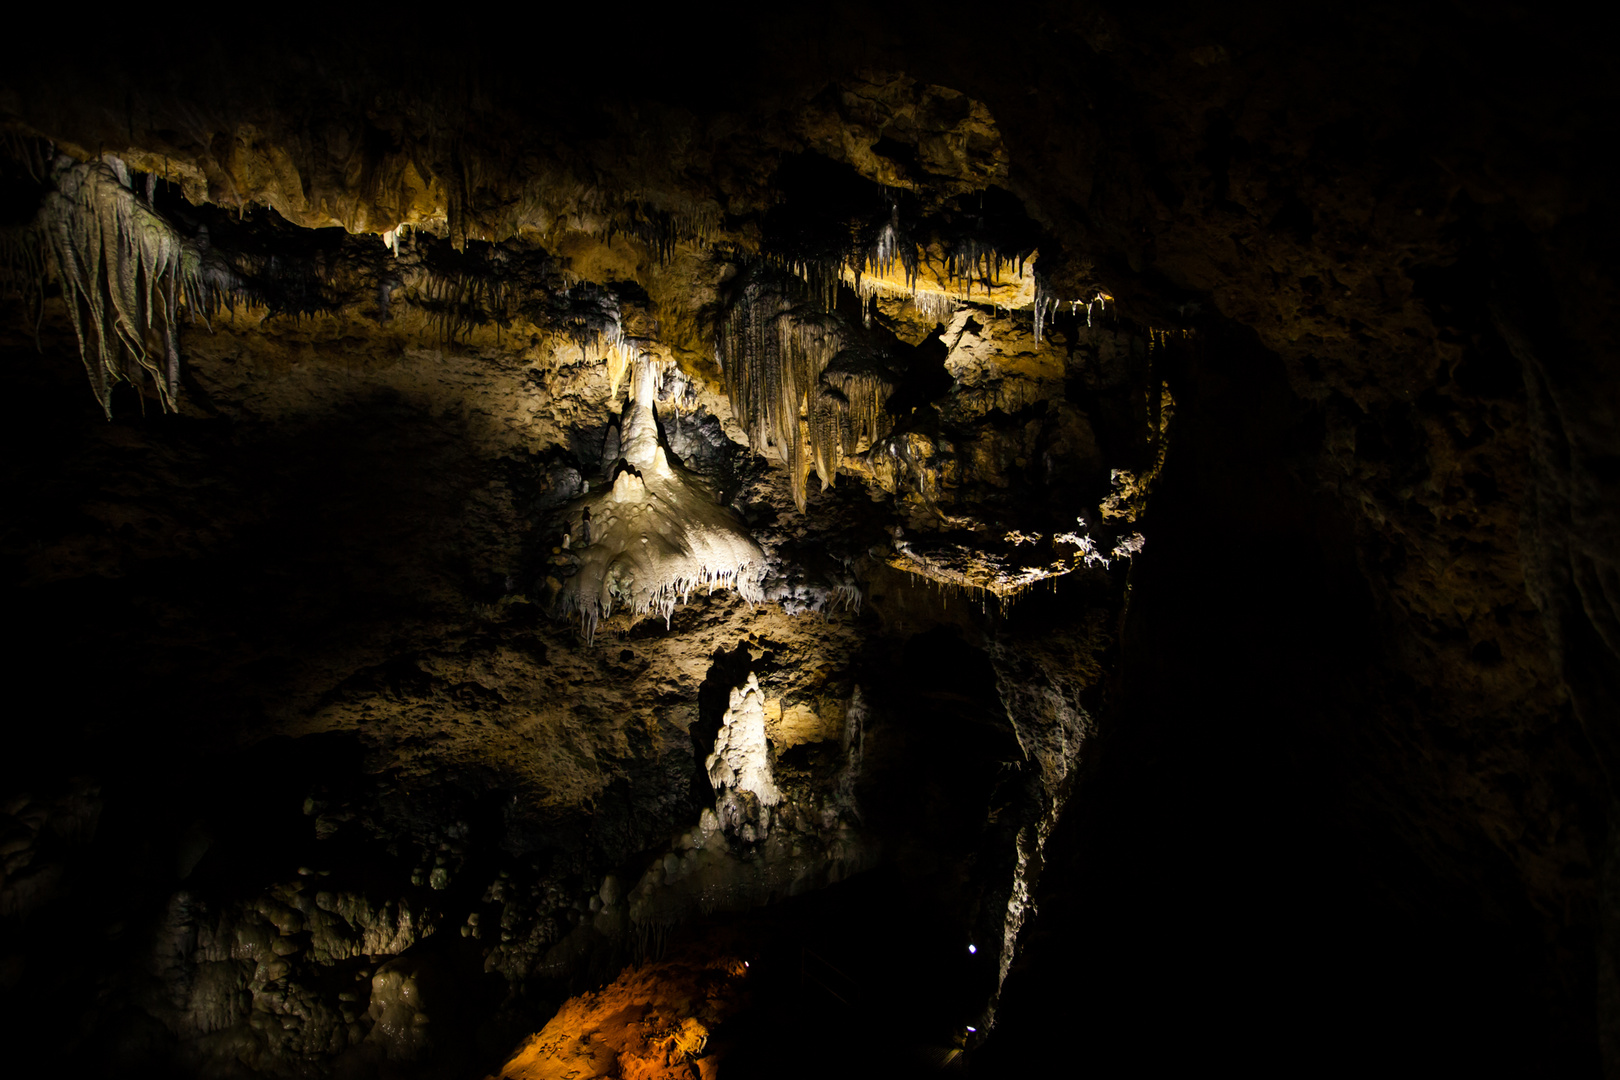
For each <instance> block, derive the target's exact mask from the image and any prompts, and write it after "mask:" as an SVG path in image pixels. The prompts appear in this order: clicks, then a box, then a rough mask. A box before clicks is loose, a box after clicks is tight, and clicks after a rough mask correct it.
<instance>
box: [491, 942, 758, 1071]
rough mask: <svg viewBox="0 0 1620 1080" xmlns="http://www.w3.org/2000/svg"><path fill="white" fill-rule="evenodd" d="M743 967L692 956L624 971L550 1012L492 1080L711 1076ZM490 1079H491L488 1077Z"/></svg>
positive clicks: (727, 959)
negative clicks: (712, 1041)
mask: <svg viewBox="0 0 1620 1080" xmlns="http://www.w3.org/2000/svg"><path fill="white" fill-rule="evenodd" d="M746 974H747V965H745V964H744V963H743V961H742V960H741V959H739V958H737V957H735V956H719V957H704V956H699V955H696V954H689V955H685V956H678V957H676V958H674V959H670V960H662V961H658V962H656V963H649V964H642V965H641V966H639V967H634V968H627V969H626V970H625V971H624V972H623V974H621V975H620V976H619V977H618V978H617V979H615V980H614V981H613V982H612V983H610V984H609V985H607V986H606V987H603V988H602V989H601V990H598V991H597V992H595V993H591V994H581V995H580V996H578V997H574V998H570V999H568V1001H566V1002H564V1003H563V1006H562V1008H561V1009H559V1010H558V1011H557V1015H556V1016H554V1017H552V1019H551V1022H550V1023H548V1024H547V1025H546V1026H545V1027H544V1028H542V1029H541V1030H540V1032H539V1033H538V1034H536V1035H532V1036H530V1037H529V1039H528V1040H527V1041H526V1042H525V1043H524V1044H523V1046H522V1047H520V1048H519V1049H518V1051H517V1053H515V1054H513V1055H512V1057H511V1059H510V1060H508V1061H507V1062H506V1064H505V1065H503V1066H501V1070H500V1072H499V1073H497V1074H496V1076H497V1077H498V1078H499V1080H564V1078H565V1077H566V1078H569V1080H589V1078H591V1077H598V1076H601V1077H607V1076H613V1077H622V1078H623V1080H665V1078H668V1080H689V1078H690V1077H691V1076H692V1064H694V1063H696V1064H697V1066H698V1069H699V1071H700V1073H701V1074H702V1075H703V1076H710V1075H713V1074H714V1073H715V1068H714V1066H715V1064H716V1062H717V1061H718V1058H719V1054H718V1053H717V1052H716V1051H715V1049H714V1048H712V1047H710V1046H709V1045H708V1044H709V1038H710V1034H711V1033H712V1032H713V1030H714V1029H715V1028H716V1027H717V1026H718V1025H719V1024H720V1023H721V1022H723V1021H724V1020H725V1019H726V1018H727V1017H729V1016H731V1015H733V1014H734V1013H736V1012H737V1011H738V1010H739V1009H740V1008H741V1007H742V1005H743V1004H744V1003H745V1000H746V994H747V990H746V987H745V986H744V977H745V976H746ZM491 1080H495V1078H493V1077H492V1078H491Z"/></svg>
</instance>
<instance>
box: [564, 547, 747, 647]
mask: <svg viewBox="0 0 1620 1080" xmlns="http://www.w3.org/2000/svg"><path fill="white" fill-rule="evenodd" d="M763 569H764V568H763V567H762V566H756V565H754V564H753V563H745V564H743V565H741V566H735V567H722V568H719V569H714V570H711V569H709V568H708V567H704V568H701V569H700V570H698V571H697V572H696V573H695V574H693V575H690V576H683V577H678V578H675V579H673V580H670V581H666V582H663V583H662V584H660V585H659V586H658V587H657V588H655V589H652V590H650V591H649V592H647V593H646V594H644V595H641V596H638V597H636V598H634V599H627V600H625V601H624V606H625V608H626V609H627V610H628V611H629V613H630V615H631V616H632V618H639V617H640V616H642V615H646V614H648V613H649V612H657V613H658V614H659V615H661V616H663V619H664V628H665V629H668V628H669V624H670V620H671V619H672V618H673V617H674V615H675V608H676V606H677V605H684V604H685V603H686V602H687V601H688V600H690V599H691V597H692V594H693V593H695V592H697V591H698V590H699V589H702V590H704V591H705V592H706V593H709V594H713V592H714V591H715V590H716V589H722V590H724V589H735V590H736V591H737V594H738V595H739V596H741V597H742V598H743V599H744V600H746V601H748V602H749V603H750V604H758V603H763V602H764V600H765V593H764V591H763V590H762V589H761V588H760V584H759V578H760V574H761V572H762V571H763ZM616 606H617V605H615V603H614V599H613V596H612V594H611V593H609V592H608V591H606V590H598V591H594V592H589V593H587V592H584V591H580V590H564V591H563V592H562V593H561V594H560V595H559V597H558V614H560V615H562V616H564V617H567V618H571V617H573V616H576V615H577V616H578V617H579V628H580V633H581V635H582V636H583V637H584V638H585V641H586V643H587V644H589V643H591V642H592V641H594V640H595V639H596V630H597V627H598V626H600V625H601V623H602V620H604V619H607V618H609V617H610V616H612V614H613V612H614V610H615V607H616Z"/></svg>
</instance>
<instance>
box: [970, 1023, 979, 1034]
mask: <svg viewBox="0 0 1620 1080" xmlns="http://www.w3.org/2000/svg"><path fill="white" fill-rule="evenodd" d="M978 1030H979V1029H978V1028H976V1027H973V1026H972V1025H969V1026H968V1034H969V1035H971V1034H973V1033H974V1032H976V1031H978Z"/></svg>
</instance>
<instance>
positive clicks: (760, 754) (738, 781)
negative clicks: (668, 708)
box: [704, 673, 782, 840]
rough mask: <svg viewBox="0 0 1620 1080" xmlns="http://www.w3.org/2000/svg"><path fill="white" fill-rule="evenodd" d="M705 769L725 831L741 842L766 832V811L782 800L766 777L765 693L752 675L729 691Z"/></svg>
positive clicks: (768, 749) (768, 763) (768, 775)
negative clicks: (740, 835)
mask: <svg viewBox="0 0 1620 1080" xmlns="http://www.w3.org/2000/svg"><path fill="white" fill-rule="evenodd" d="M704 768H705V769H706V770H707V771H708V774H709V782H710V783H711V784H713V785H714V790H715V813H716V814H717V815H718V816H719V819H720V823H721V825H722V826H723V827H724V828H725V829H726V830H727V831H728V832H743V835H744V838H745V839H749V840H752V839H754V838H755V837H757V836H762V835H763V834H764V833H765V832H766V831H768V829H769V827H770V808H771V807H773V806H775V805H777V804H778V803H780V802H781V801H782V793H781V791H779V790H778V789H777V786H776V781H775V779H774V777H773V776H772V773H771V747H770V742H769V741H768V740H767V738H766V735H765V692H764V691H763V690H761V689H760V688H759V678H758V676H756V675H754V674H753V673H750V674H749V676H748V681H747V682H746V683H744V684H743V685H742V686H739V687H737V688H735V689H733V690H732V691H731V707H730V708H728V709H727V710H726V714H725V717H724V719H723V720H722V721H721V725H720V731H719V733H718V734H716V736H715V741H714V752H713V753H711V754H710V755H709V757H708V759H707V760H706V761H705V762H704ZM756 828H757V831H755V830H756ZM744 830H749V831H748V832H744Z"/></svg>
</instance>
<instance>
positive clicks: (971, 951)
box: [968, 945, 979, 956]
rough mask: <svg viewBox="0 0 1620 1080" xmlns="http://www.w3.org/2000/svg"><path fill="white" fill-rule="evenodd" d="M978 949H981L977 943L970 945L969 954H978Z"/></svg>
mask: <svg viewBox="0 0 1620 1080" xmlns="http://www.w3.org/2000/svg"><path fill="white" fill-rule="evenodd" d="M978 951H979V947H978V946H977V945H969V946H968V955H969V956H974V955H977V953H978Z"/></svg>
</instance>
